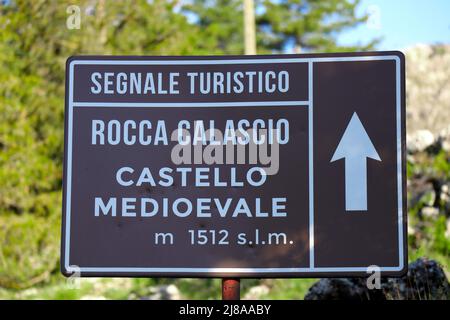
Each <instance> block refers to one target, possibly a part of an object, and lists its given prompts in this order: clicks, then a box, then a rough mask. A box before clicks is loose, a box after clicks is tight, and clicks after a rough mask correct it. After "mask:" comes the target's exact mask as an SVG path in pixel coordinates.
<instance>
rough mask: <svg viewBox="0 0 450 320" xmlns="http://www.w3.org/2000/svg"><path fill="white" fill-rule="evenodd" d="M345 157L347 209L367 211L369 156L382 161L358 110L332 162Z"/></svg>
mask: <svg viewBox="0 0 450 320" xmlns="http://www.w3.org/2000/svg"><path fill="white" fill-rule="evenodd" d="M342 158H345V210H346V211H367V158H371V159H374V160H377V161H381V159H380V156H379V155H378V153H377V151H376V150H375V147H374V146H373V144H372V141H371V140H370V138H369V136H368V135H367V132H366V130H365V129H364V126H363V125H362V123H361V120H359V118H358V115H357V114H356V112H354V113H353V116H352V118H351V120H350V122H349V123H348V125H347V129H345V132H344V135H343V136H342V138H341V141H340V142H339V145H338V146H337V148H336V151H335V152H334V155H333V157H332V158H331V161H330V162H333V161H336V160H339V159H342Z"/></svg>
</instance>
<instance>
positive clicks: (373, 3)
mask: <svg viewBox="0 0 450 320" xmlns="http://www.w3.org/2000/svg"><path fill="white" fill-rule="evenodd" d="M364 12H370V13H371V18H370V20H369V22H368V23H366V24H364V25H360V26H359V27H357V28H354V29H349V30H347V31H344V32H343V33H342V34H341V35H340V36H339V37H338V40H339V42H340V43H341V44H353V43H358V42H360V43H366V42H367V41H368V40H370V39H373V38H376V37H382V41H381V43H380V44H379V45H378V47H377V49H379V50H398V49H404V48H407V47H410V46H412V45H414V44H416V43H449V44H450V0H427V1H424V0H362V1H361V4H360V6H359V8H358V14H360V15H361V14H364Z"/></svg>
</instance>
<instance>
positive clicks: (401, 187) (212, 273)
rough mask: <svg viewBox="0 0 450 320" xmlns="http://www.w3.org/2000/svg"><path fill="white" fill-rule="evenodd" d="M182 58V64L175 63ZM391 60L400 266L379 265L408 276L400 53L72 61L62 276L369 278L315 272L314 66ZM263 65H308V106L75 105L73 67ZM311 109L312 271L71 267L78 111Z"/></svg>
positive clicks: (339, 270) (348, 270) (358, 270)
mask: <svg viewBox="0 0 450 320" xmlns="http://www.w3.org/2000/svg"><path fill="white" fill-rule="evenodd" d="M175 59H178V60H175ZM377 60H378V61H379V60H393V61H395V64H396V140H397V141H396V143H397V200H398V209H397V212H398V245H399V263H398V265H397V266H384V267H383V266H380V271H381V273H382V274H383V275H389V276H401V275H403V274H404V273H406V271H407V237H406V230H405V229H406V227H405V226H406V219H407V212H406V178H405V177H406V166H405V165H404V163H405V161H406V159H405V154H406V153H405V149H406V147H405V121H404V119H405V77H404V70H405V58H404V55H403V53H402V52H399V51H386V52H366V53H339V54H307V55H266V56H205V57H194V56H189V57H184V56H182V57H175V56H170V57H151V56H148V57H147V56H139V57H137V56H73V57H69V58H68V59H67V62H66V99H65V113H66V114H65V132H64V135H65V140H64V141H65V148H64V160H65V161H64V179H63V214H62V216H63V219H62V228H61V229H62V232H61V234H62V236H61V272H62V273H63V274H64V275H65V276H71V275H73V274H74V273H78V274H79V275H80V276H119V277H127V276H152V277H186V276H187V277H223V276H226V277H231V276H233V277H241V278H252V277H253V278H254V277H258V278H273V277H280V278H288V277H296V278H301V277H314V276H319V277H333V276H367V267H315V266H314V162H313V143H312V142H311V141H313V107H314V103H313V68H314V63H326V62H348V61H377ZM261 63H308V101H260V102H205V103H167V102H165V103H127V102H124V103H110V102H105V103H89V102H75V101H74V100H73V88H74V87H73V84H74V83H73V76H74V67H75V65H86V64H96V65H98V64H103V65H205V64H208V65H214V64H221V65H223V64H261ZM247 104H250V105H251V106H254V107H258V106H273V105H285V106H297V107H298V106H307V107H308V131H309V132H308V133H309V134H308V141H309V150H308V152H309V159H308V160H309V161H308V162H309V254H310V256H309V260H310V261H309V262H310V266H309V267H306V268H305V267H303V268H151V267H80V266H76V265H71V264H70V219H71V214H70V207H71V202H70V201H71V183H72V180H71V179H72V176H71V174H72V172H71V165H72V164H71V161H72V133H73V108H74V107H123V106H135V107H137V106H142V107H163V106H165V107H167V106H168V105H170V106H172V107H183V106H186V107H219V108H222V107H239V106H244V105H245V106H248V105H247ZM402 120H403V121H402Z"/></svg>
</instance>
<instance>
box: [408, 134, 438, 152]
mask: <svg viewBox="0 0 450 320" xmlns="http://www.w3.org/2000/svg"><path fill="white" fill-rule="evenodd" d="M434 143H435V138H434V135H433V133H431V131H429V130H417V131H416V132H413V133H412V134H410V135H408V136H407V137H406V147H407V149H408V152H410V153H416V152H420V151H425V150H426V149H427V148H429V147H431V146H432V145H433V144H434Z"/></svg>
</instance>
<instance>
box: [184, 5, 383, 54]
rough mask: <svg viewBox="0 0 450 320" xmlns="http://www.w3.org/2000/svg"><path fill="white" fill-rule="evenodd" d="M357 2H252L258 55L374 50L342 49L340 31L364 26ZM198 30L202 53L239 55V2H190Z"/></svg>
mask: <svg viewBox="0 0 450 320" xmlns="http://www.w3.org/2000/svg"><path fill="white" fill-rule="evenodd" d="M358 5H359V0H356V1H350V0H326V1H324V0H276V1H275V0H256V1H255V6H256V25H257V26H256V27H257V30H256V37H257V47H258V53H277V52H282V51H283V49H284V48H286V47H287V46H292V47H295V48H301V50H302V51H307V52H330V51H356V50H369V49H373V47H374V45H375V44H376V43H377V40H372V41H370V42H368V43H366V44H363V45H359V44H355V45H352V46H341V45H339V44H338V42H337V36H338V35H339V33H341V32H342V31H344V30H346V29H348V28H352V27H355V26H357V25H358V24H360V23H363V22H365V21H366V20H367V18H368V17H367V15H362V16H360V17H357V15H356V8H357V7H358ZM184 10H185V12H188V13H189V14H190V15H192V16H193V20H194V23H195V24H196V25H198V26H199V27H200V31H199V32H200V37H201V38H202V39H207V40H205V42H204V43H203V44H202V47H203V48H204V49H206V50H207V52H210V53H223V54H242V53H243V51H244V50H243V46H242V43H243V39H242V37H243V22H242V10H243V9H242V1H241V0H206V1H205V0H193V1H192V2H191V3H190V4H188V5H186V6H185V7H184Z"/></svg>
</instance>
